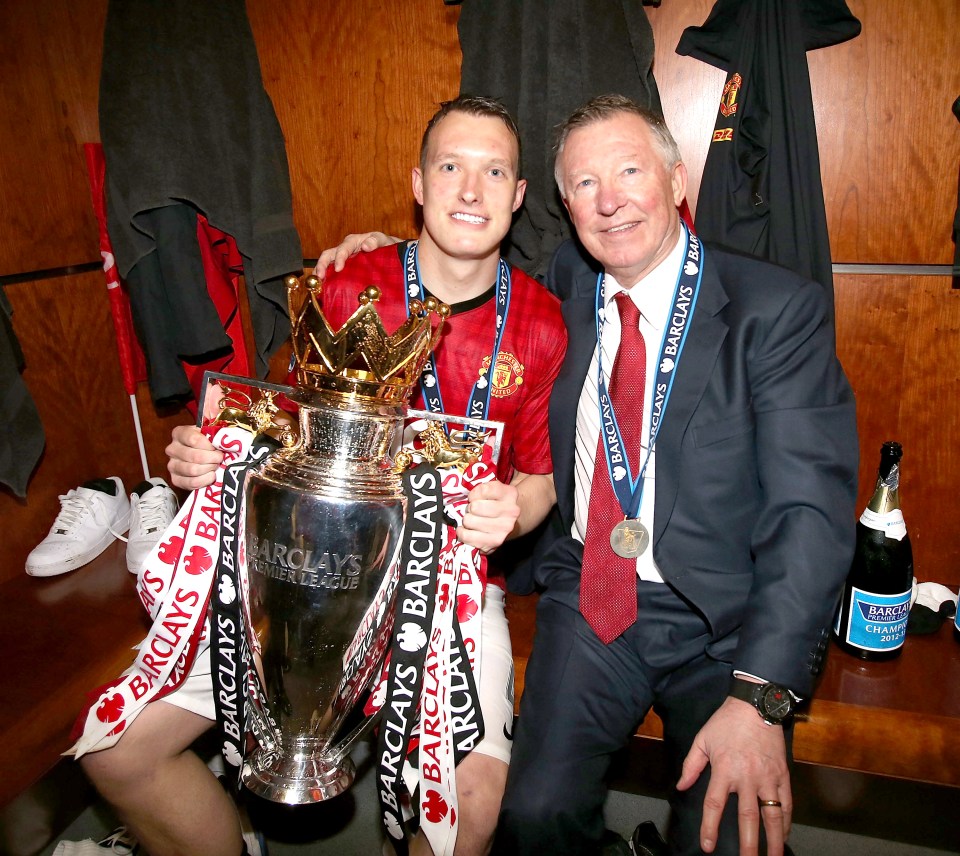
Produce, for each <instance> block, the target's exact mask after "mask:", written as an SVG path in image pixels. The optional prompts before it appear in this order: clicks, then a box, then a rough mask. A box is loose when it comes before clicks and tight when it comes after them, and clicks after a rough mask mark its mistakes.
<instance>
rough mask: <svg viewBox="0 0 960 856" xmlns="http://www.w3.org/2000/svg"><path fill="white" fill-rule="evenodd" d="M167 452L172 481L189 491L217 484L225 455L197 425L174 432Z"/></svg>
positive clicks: (180, 426) (185, 426)
mask: <svg viewBox="0 0 960 856" xmlns="http://www.w3.org/2000/svg"><path fill="white" fill-rule="evenodd" d="M164 451H165V452H166V453H167V457H168V458H169V459H170V460H168V461H167V469H168V470H169V471H170V481H172V482H173V483H174V484H175V485H176V486H177V487H182V488H185V489H186V490H196V489H197V488H200V487H206V486H207V485H208V484H213V480H214V476H215V475H216V472H217V467H219V466H220V462H221V461H222V460H223V452H220V451H218V450H217V449H215V448H214V447H213V444H212V443H211V442H210V441H209V440H208V439H207V438H206V437H204V436H203V434H202V433H201V432H200V429H199V428H197V427H196V426H195V425H178V426H177V427H176V428H174V429H173V437H172V439H171V440H170V445H169V446H167V448H166V449H164Z"/></svg>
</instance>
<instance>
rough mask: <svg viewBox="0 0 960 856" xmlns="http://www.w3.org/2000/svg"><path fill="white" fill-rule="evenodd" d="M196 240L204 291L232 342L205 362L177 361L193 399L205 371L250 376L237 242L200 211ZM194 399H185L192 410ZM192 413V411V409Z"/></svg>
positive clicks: (194, 404)
mask: <svg viewBox="0 0 960 856" xmlns="http://www.w3.org/2000/svg"><path fill="white" fill-rule="evenodd" d="M197 243H198V244H199V245H200V258H201V260H202V261H203V273H204V277H205V278H206V281H207V293H208V294H209V295H210V299H211V300H212V301H213V305H214V307H215V308H216V310H217V314H218V315H219V316H220V322H221V323H222V324H223V329H224V331H225V332H226V334H227V336H228V337H229V338H230V340H231V342H232V344H233V350H232V351H230V352H229V353H226V354H223V355H221V356H220V357H217V358H215V359H213V360H210V361H209V362H205V363H187V362H184V361H181V365H182V366H183V370H184V372H186V375H187V379H188V380H189V381H190V386H191V387H192V388H193V392H194V395H195V396H196V399H197V400H199V398H200V385H201V383H202V381H203V375H204V372H206V371H208V370H209V371H212V372H222V373H224V374H232V375H238V376H240V377H252V376H253V375H252V373H251V366H250V359H249V356H248V354H247V344H246V341H245V340H244V338H243V325H242V323H241V317H240V275H241V274H242V273H243V256H241V255H240V250H238V249H237V243H236V241H234V239H233V238H232V237H231V236H230V235H228V234H227V233H226V232H222V231H221V230H220V229H217V228H215V227H213V226H211V225H210V223H208V222H207V218H206V217H204V216H203V214H197ZM195 407H196V401H191V402H188V403H187V409H188V410H190V412H191V413H194V409H195ZM194 415H196V413H194Z"/></svg>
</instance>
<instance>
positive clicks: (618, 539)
mask: <svg viewBox="0 0 960 856" xmlns="http://www.w3.org/2000/svg"><path fill="white" fill-rule="evenodd" d="M649 543H650V533H649V532H647V527H646V526H644V525H643V524H642V523H641V522H640V521H639V520H630V519H627V520H621V521H620V522H619V523H618V524H617V525H616V526H614V527H613V531H612V532H611V533H610V546H611V547H612V548H613V552H614V553H616V554H617V555H618V556H620V558H622V559H636V558H637V556H640V555H642V554H643V551H644V550H646V549H647V544H649Z"/></svg>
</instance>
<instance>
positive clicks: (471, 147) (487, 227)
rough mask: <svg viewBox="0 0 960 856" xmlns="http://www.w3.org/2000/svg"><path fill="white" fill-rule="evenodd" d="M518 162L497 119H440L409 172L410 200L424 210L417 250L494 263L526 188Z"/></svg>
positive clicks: (460, 115)
mask: <svg viewBox="0 0 960 856" xmlns="http://www.w3.org/2000/svg"><path fill="white" fill-rule="evenodd" d="M518 160H519V150H518V146H517V141H516V139H515V138H514V136H513V134H512V133H511V132H510V130H509V129H508V128H507V126H506V125H504V123H503V122H502V121H501V120H500V119H498V118H496V117H493V116H472V115H469V114H467V113H462V112H459V111H454V112H451V113H448V114H447V115H446V116H444V117H443V118H442V119H441V120H440V121H439V122H438V123H437V125H436V126H435V127H434V128H433V129H432V130H431V132H430V137H429V139H428V142H427V146H426V149H425V152H424V157H423V164H422V166H421V167H418V168H416V169H414V171H413V195H414V196H415V197H416V200H417V202H419V203H420V205H421V206H423V231H422V233H421V235H420V242H421V247H423V248H424V249H425V250H427V251H430V250H431V249H433V248H435V249H437V250H439V251H440V252H441V253H443V254H444V255H446V256H450V257H452V258H455V259H464V260H467V259H470V260H483V259H489V258H494V257H497V258H498V257H499V255H500V242H501V241H502V240H503V238H504V236H505V235H506V234H507V231H508V230H509V229H510V223H511V220H512V217H513V212H514V211H516V210H517V209H518V208H519V207H520V204H521V203H522V202H523V193H524V190H525V188H526V182H525V181H520V180H519V178H518V169H519V164H518Z"/></svg>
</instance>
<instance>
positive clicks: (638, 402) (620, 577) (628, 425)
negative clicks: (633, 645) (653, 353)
mask: <svg viewBox="0 0 960 856" xmlns="http://www.w3.org/2000/svg"><path fill="white" fill-rule="evenodd" d="M615 299H616V301H617V308H618V309H619V311H620V329H621V332H620V347H619V349H618V350H617V356H616V359H615V360H614V362H613V372H612V373H611V375H610V383H609V385H608V386H609V390H610V401H611V403H612V404H613V410H614V413H615V414H616V417H617V424H618V425H619V426H620V436H621V437H622V438H623V444H624V447H625V448H624V451H625V453H626V455H627V458H628V460H629V461H630V471H631V472H632V473H633V474H634V475H636V473H637V467H638V462H639V458H640V439H641V436H642V431H643V393H644V389H645V387H646V381H647V357H646V347H645V346H644V342H643V335H642V334H641V333H640V328H639V321H640V311H639V310H638V309H637V307H636V304H635V303H634V302H633V301H632V300H631V299H630V295H629V294H627V293H626V292H620V293H619V294H618V295H616V298H615ZM624 477H625V478H626V477H627V476H624ZM623 518H624V514H623V511H622V509H621V508H620V503H619V502H618V501H617V497H616V494H615V493H614V492H613V487H612V486H611V484H610V476H609V474H608V470H607V456H606V453H605V450H604V445H603V429H602V427H601V436H600V437H599V438H598V439H597V455H596V460H595V462H594V465H593V481H592V483H591V487H590V507H589V509H588V513H587V535H586V538H585V539H584V544H583V572H582V574H581V577H580V611H581V612H582V613H583V617H584V618H586V619H587V623H588V624H589V625H590V626H591V627H592V628H593V630H594V632H595V633H596V634H597V636H598V637H599V638H600V640H601V641H602V642H603V643H604V644H609V643H610V642H612V641H613V640H614V639H616V638H617V637H618V636H619V635H620V634H621V633H623V631H624V630H626V629H627V628H628V627H629V626H630V625H631V624H633V622H634V621H636V619H637V560H636V559H623V558H621V557H620V556H618V555H617V554H616V553H614V552H613V548H612V547H611V546H610V533H611V531H612V530H613V527H614V526H616V525H617V523H619V522H620V521H621V520H623Z"/></svg>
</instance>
